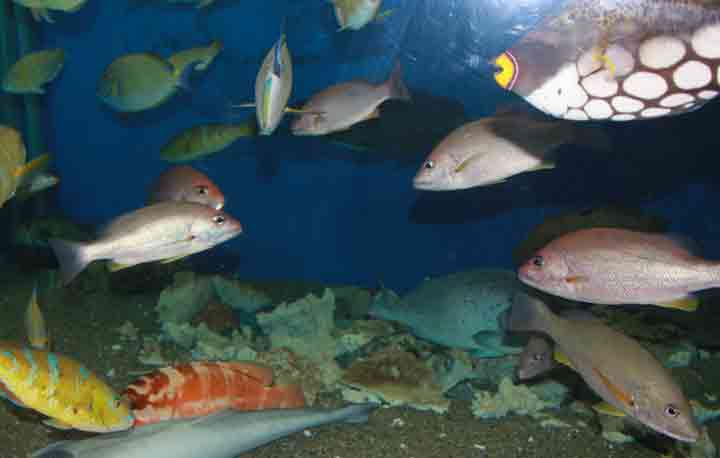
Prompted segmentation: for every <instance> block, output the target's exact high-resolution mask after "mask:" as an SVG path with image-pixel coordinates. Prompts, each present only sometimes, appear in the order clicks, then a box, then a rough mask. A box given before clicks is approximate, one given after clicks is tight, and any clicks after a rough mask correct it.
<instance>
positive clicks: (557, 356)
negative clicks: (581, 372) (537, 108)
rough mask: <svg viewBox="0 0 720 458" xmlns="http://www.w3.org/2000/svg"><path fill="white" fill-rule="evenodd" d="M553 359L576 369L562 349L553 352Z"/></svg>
mask: <svg viewBox="0 0 720 458" xmlns="http://www.w3.org/2000/svg"><path fill="white" fill-rule="evenodd" d="M553 359H554V360H555V361H557V362H558V363H560V364H562V365H563V366H567V367H569V368H570V369H572V370H575V367H574V366H573V365H572V363H571V362H570V358H568V357H567V355H566V354H565V353H563V352H561V351H560V350H558V349H555V351H554V352H553Z"/></svg>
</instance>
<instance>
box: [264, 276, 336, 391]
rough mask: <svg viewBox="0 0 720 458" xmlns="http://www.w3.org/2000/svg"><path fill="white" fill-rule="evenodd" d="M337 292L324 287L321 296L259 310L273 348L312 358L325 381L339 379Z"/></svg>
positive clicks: (312, 295)
mask: <svg viewBox="0 0 720 458" xmlns="http://www.w3.org/2000/svg"><path fill="white" fill-rule="evenodd" d="M334 314H335V296H334V294H333V292H332V290H330V289H325V292H324V293H323V295H322V297H317V296H315V295H314V294H308V295H307V296H306V297H304V298H302V299H300V300H298V301H295V302H292V303H289V304H288V303H282V304H280V305H278V306H277V307H276V308H275V309H274V310H273V311H272V312H266V313H259V314H258V315H257V322H258V325H259V326H260V328H261V329H262V330H263V332H264V333H265V334H266V335H268V336H269V337H270V344H271V347H272V348H273V349H278V348H288V349H290V350H292V351H293V352H294V353H296V354H297V355H300V356H302V357H304V358H307V359H309V360H310V361H312V362H313V363H315V365H316V366H317V367H318V369H320V371H322V373H323V374H322V379H323V380H324V381H325V383H326V384H330V383H333V382H334V381H336V380H338V379H339V378H340V375H341V372H342V371H341V370H340V367H339V366H338V365H337V363H336V362H335V356H337V350H338V344H337V342H336V340H335V338H334V337H333V335H332V334H333V331H334V329H335V319H334Z"/></svg>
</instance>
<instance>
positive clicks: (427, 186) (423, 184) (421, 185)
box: [413, 178, 444, 191]
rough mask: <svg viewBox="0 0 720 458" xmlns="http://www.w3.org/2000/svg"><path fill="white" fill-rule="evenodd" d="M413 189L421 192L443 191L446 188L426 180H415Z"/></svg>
mask: <svg viewBox="0 0 720 458" xmlns="http://www.w3.org/2000/svg"><path fill="white" fill-rule="evenodd" d="M413 188H415V189H418V190H420V191H443V190H444V188H443V187H442V186H440V185H439V184H437V183H435V182H433V181H432V180H429V179H426V178H415V179H413Z"/></svg>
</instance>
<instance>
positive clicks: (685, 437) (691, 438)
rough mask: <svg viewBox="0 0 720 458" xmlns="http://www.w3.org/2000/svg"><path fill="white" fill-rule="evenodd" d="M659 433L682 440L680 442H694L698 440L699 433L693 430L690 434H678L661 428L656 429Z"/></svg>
mask: <svg viewBox="0 0 720 458" xmlns="http://www.w3.org/2000/svg"><path fill="white" fill-rule="evenodd" d="M658 431H660V432H661V433H663V434H665V435H666V436H668V437H672V438H673V439H676V440H679V441H682V442H688V443H694V442H697V441H698V440H700V433H699V432H693V433H691V434H678V433H673V432H671V431H665V430H663V429H658Z"/></svg>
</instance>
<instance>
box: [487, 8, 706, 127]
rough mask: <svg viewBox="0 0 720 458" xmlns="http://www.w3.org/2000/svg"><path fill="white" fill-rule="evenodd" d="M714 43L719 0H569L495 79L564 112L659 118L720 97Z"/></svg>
mask: <svg viewBox="0 0 720 458" xmlns="http://www.w3.org/2000/svg"><path fill="white" fill-rule="evenodd" d="M718 43H720V7H718V6H717V4H713V2H708V1H704V0H684V1H678V0H622V1H619V0H610V1H607V0H568V1H567V2H566V3H565V4H564V6H563V9H562V10H561V11H560V13H559V14H557V15H553V16H552V17H549V18H547V19H546V20H544V21H543V22H542V23H541V24H540V25H539V26H538V27H537V28H536V29H535V30H533V31H531V32H530V33H528V34H527V35H525V37H523V39H521V40H520V41H519V42H518V43H517V44H515V45H514V46H513V47H512V48H510V49H509V50H507V51H505V52H504V53H502V54H500V55H499V56H498V57H496V58H495V60H494V63H495V66H496V67H497V68H498V71H497V72H496V74H495V80H496V82H497V83H498V84H499V85H500V86H501V87H502V88H504V89H507V90H509V91H513V92H515V93H516V94H518V95H519V96H521V97H523V98H524V99H525V100H526V101H528V102H529V103H530V104H532V105H533V106H535V107H536V108H538V109H539V110H541V111H543V112H545V113H547V114H549V115H551V116H555V117H558V118H563V119H569V120H573V121H587V120H610V121H633V120H640V119H650V118H657V117H661V116H668V115H674V114H681V113H685V112H688V111H692V110H695V109H697V108H699V107H701V106H702V105H704V104H705V103H706V102H707V101H709V100H711V99H713V98H715V97H716V96H717V95H718V94H720V45H719V44H718Z"/></svg>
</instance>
